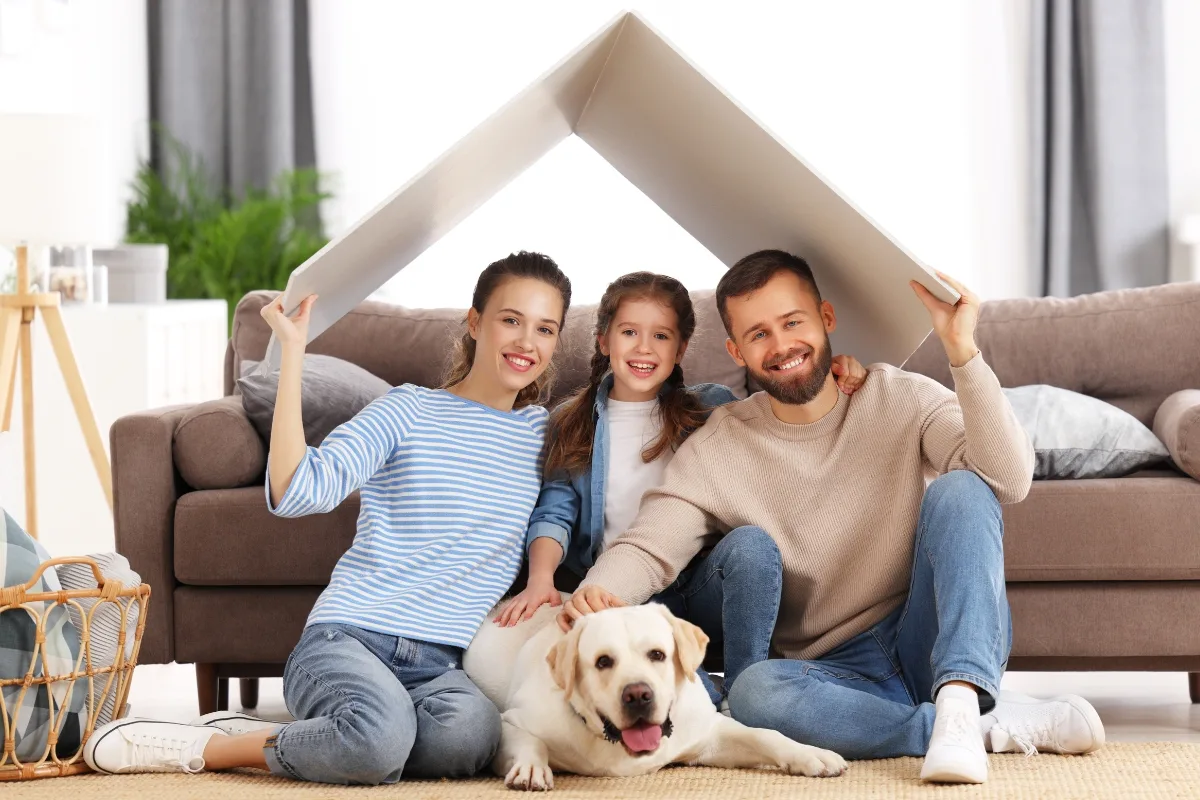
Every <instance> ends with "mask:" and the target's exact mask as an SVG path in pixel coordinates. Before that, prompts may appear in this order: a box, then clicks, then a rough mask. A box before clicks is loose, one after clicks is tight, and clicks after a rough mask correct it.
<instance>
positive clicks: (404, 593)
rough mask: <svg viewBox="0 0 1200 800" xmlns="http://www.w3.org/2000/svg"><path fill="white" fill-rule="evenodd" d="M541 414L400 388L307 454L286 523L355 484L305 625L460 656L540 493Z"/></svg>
mask: <svg viewBox="0 0 1200 800" xmlns="http://www.w3.org/2000/svg"><path fill="white" fill-rule="evenodd" d="M546 417H547V414H546V409H544V408H542V407H541V406H526V407H525V408H521V409H518V410H515V411H511V412H503V411H497V410H496V409H494V408H490V407H488V406H484V405H481V404H479V403H476V402H473V401H471V400H465V399H463V398H461V397H458V396H457V395H455V394H452V393H450V392H447V391H445V390H442V389H425V388H422V387H419V386H413V385H409V384H405V385H403V386H398V387H396V388H395V389H392V390H391V391H389V392H388V393H387V394H386V395H384V396H383V397H380V398H378V399H377V400H375V401H373V402H372V403H371V404H370V405H368V406H367V407H366V408H364V409H363V410H362V411H361V412H359V413H358V414H357V415H356V416H355V417H354V418H353V419H351V420H350V421H348V422H346V423H344V424H342V425H341V426H339V427H337V428H335V429H334V430H333V431H332V432H331V433H330V434H329V435H328V436H327V437H326V438H325V440H324V441H323V442H322V443H321V445H320V447H309V448H308V451H307V453H306V454H305V456H304V459H303V460H302V461H301V462H300V466H299V467H298V468H297V470H296V475H295V477H294V478H292V482H291V484H290V485H289V486H288V489H287V492H286V493H285V494H284V496H283V499H282V501H281V502H280V503H279V505H278V507H273V506H272V503H271V483H270V477H269V476H268V479H267V485H266V491H267V506H268V508H270V509H271V511H272V513H274V514H277V515H279V516H281V517H297V516H301V515H304V514H322V513H326V512H328V511H332V510H333V509H334V508H336V507H337V505H338V504H339V503H341V502H342V501H343V500H344V499H345V498H346V497H347V496H348V495H349V494H350V493H351V492H353V491H354V490H355V489H360V497H361V501H362V504H361V508H360V510H359V515H358V532H357V533H356V534H355V537H354V542H353V543H352V544H351V545H350V549H349V550H347V551H346V553H345V554H344V555H343V556H342V557H341V559H339V560H338V563H337V566H336V567H335V568H334V570H333V576H332V578H331V579H330V581H329V586H328V588H327V589H326V590H325V591H324V592H322V593H321V596H320V598H318V600H317V602H316V605H314V606H313V609H312V612H311V613H310V614H309V617H308V624H309V625H312V624H314V623H319V622H338V623H345V624H349V625H356V626H358V627H361V628H365V629H367V630H372V631H378V632H381V633H386V634H390V635H392V636H402V637H405V638H409V639H416V640H419V641H426V642H437V643H440V644H449V645H452V646H456V647H466V646H467V645H468V644H470V642H471V638H472V637H473V636H474V635H475V631H476V630H477V629H478V628H479V625H480V624H481V623H482V622H483V618H484V617H485V616H486V615H487V612H488V611H489V610H491V608H492V606H494V605H495V604H496V602H497V601H498V600H499V599H500V597H501V596H502V595H503V594H504V592H505V591H506V590H507V589H508V587H509V586H510V585H511V584H512V581H513V579H514V578H515V577H516V575H517V571H518V569H519V568H520V566H521V559H522V556H523V552H524V547H525V529H526V526H527V525H528V523H529V515H530V513H531V512H532V511H533V507H534V504H535V503H536V502H537V499H538V493H539V491H540V490H541V486H542V480H541V478H542V475H541V468H542V442H543V439H544V437H545V432H546Z"/></svg>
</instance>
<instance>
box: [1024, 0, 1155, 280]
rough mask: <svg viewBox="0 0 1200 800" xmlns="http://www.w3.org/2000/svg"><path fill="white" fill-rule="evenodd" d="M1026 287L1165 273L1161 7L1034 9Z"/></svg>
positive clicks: (1056, 5) (1111, 0)
mask: <svg viewBox="0 0 1200 800" xmlns="http://www.w3.org/2000/svg"><path fill="white" fill-rule="evenodd" d="M1032 3H1033V9H1032V10H1033V17H1032V24H1031V33H1032V37H1031V39H1032V42H1031V44H1032V47H1031V51H1032V63H1031V79H1032V82H1033V86H1032V100H1033V108H1032V110H1031V119H1032V123H1033V142H1032V160H1033V227H1032V230H1033V237H1032V238H1033V247H1034V252H1033V254H1032V255H1033V258H1032V261H1031V263H1032V265H1033V269H1034V270H1035V274H1034V275H1033V286H1034V288H1035V289H1038V288H1040V290H1041V294H1045V295H1058V296H1069V295H1076V294H1083V293H1087V292H1095V291H1101V290H1106V289H1119V288H1128V287H1134V286H1150V285H1154V284H1159V283H1164V282H1166V280H1167V276H1168V252H1169V228H1168V221H1169V211H1168V195H1167V145H1166V117H1167V112H1166V88H1165V81H1166V79H1165V71H1166V70H1165V61H1164V53H1163V36H1164V33H1163V13H1162V4H1161V2H1160V0H1032Z"/></svg>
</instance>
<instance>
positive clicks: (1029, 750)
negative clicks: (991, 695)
mask: <svg viewBox="0 0 1200 800" xmlns="http://www.w3.org/2000/svg"><path fill="white" fill-rule="evenodd" d="M993 720H994V724H992V725H991V727H990V728H989V729H988V736H987V738H988V739H989V743H990V744H991V750H992V752H993V753H1017V752H1022V753H1024V754H1025V755H1027V756H1032V755H1035V754H1036V753H1038V752H1039V751H1040V752H1044V753H1070V754H1074V755H1079V754H1083V753H1091V752H1092V751H1094V750H1099V749H1100V748H1101V747H1103V746H1104V725H1103V723H1101V722H1100V715H1099V714H1097V713H1096V709H1094V708H1092V704H1091V703H1089V702H1088V701H1087V700H1084V699H1083V698H1082V697H1079V696H1078V695H1073V694H1068V695H1063V696H1062V697H1053V698H1051V699H1049V700H1039V699H1037V698H1036V697H1030V696H1028V695H1023V694H1017V693H1015V692H1000V694H999V696H998V697H997V698H996V707H995V708H993V709H992V710H991V711H989V712H988V713H987V714H986V715H985V716H984V717H983V723H984V726H985V727H987V724H988V723H989V722H991V721H993Z"/></svg>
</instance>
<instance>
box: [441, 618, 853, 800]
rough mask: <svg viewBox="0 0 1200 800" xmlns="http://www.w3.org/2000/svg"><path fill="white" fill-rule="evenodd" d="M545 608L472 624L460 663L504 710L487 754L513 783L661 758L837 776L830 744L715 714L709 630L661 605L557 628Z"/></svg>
mask: <svg viewBox="0 0 1200 800" xmlns="http://www.w3.org/2000/svg"><path fill="white" fill-rule="evenodd" d="M558 610H559V609H557V608H553V607H551V606H548V605H546V606H542V607H541V608H540V609H538V611H537V613H535V614H534V616H533V618H532V619H530V620H528V621H526V622H522V623H521V624H519V625H517V626H515V627H512V628H501V627H499V626H497V625H494V624H493V623H492V619H493V617H494V616H495V613H496V612H495V611H493V612H492V613H491V614H489V615H488V618H487V621H486V622H484V624H483V625H482V626H481V627H480V629H479V632H478V633H476V634H475V638H474V640H473V641H472V642H471V645H470V647H469V648H467V652H466V655H465V657H464V659H463V668H464V669H465V670H466V672H467V675H468V676H469V677H470V678H471V680H473V681H474V682H475V683H476V684H477V685H478V686H479V687H480V688H481V689H482V690H483V692H484V694H486V695H487V696H488V698H490V699H491V700H492V702H494V703H495V704H496V707H497V708H499V709H500V711H501V713H502V715H503V717H502V718H503V729H502V733H501V739H500V750H499V752H498V754H497V756H496V759H495V761H494V762H493V764H492V768H493V770H495V772H496V774H498V775H503V776H504V782H505V784H506V785H507V786H508V787H509V788H510V789H527V790H547V789H551V788H553V786H554V777H553V772H552V771H553V770H557V771H559V772H573V773H576V774H579V775H594V776H617V777H620V776H628V775H644V774H646V773H649V772H654V771H655V770H657V769H659V768H661V767H664V766H666V765H668V764H703V765H706V766H714V767H759V766H769V767H777V768H779V769H782V770H784V771H786V772H788V773H790V774H792V775H808V776H813V777H816V776H831V775H840V774H841V773H842V772H843V771H844V770H845V769H846V762H845V761H844V760H842V758H841V756H839V755H837V754H836V753H831V752H829V751H828V750H820V749H817V748H815V747H809V746H808V745H803V744H798V743H796V742H794V741H792V740H791V739H788V738H787V737H786V736H784V735H783V734H780V733H777V732H775V731H768V730H762V729H759V728H748V727H746V726H745V725H742V724H741V723H740V722H735V721H734V720H732V719H730V718H729V717H726V716H724V715H723V714H721V713H719V712H718V711H717V710H716V708H714V707H713V703H712V700H710V699H709V697H708V693H707V692H706V691H705V690H704V686H703V684H701V683H700V681H699V679H698V678H697V677H696V670H697V668H698V667H699V666H700V663H701V661H702V660H703V658H704V648H705V646H706V645H707V644H708V637H707V636H706V635H705V634H704V632H703V631H701V630H700V629H699V628H698V627H696V626H695V625H693V624H691V623H690V622H685V621H683V620H681V619H678V618H677V617H675V616H674V615H673V614H671V612H670V611H668V610H667V609H666V608H665V607H663V606H661V605H657V604H652V605H645V606H633V607H629V608H613V609H608V610H606V611H601V612H598V613H596V614H591V615H588V616H586V617H584V618H582V619H580V620H578V621H576V623H575V625H574V627H573V628H572V629H571V632H570V633H567V634H564V633H563V632H562V631H561V630H560V629H559V627H558V624H557V623H556V622H555V616H556V615H557V613H558Z"/></svg>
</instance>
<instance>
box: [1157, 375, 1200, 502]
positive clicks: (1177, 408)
mask: <svg viewBox="0 0 1200 800" xmlns="http://www.w3.org/2000/svg"><path fill="white" fill-rule="evenodd" d="M1154 435H1155V436H1157V437H1158V438H1159V439H1161V440H1162V443H1163V444H1164V445H1166V446H1167V449H1168V450H1170V451H1171V458H1172V459H1173V460H1174V461H1175V464H1176V466H1178V467H1179V468H1180V469H1181V470H1183V471H1184V472H1186V473H1187V474H1188V475H1191V476H1192V477H1193V478H1195V479H1196V480H1200V389H1184V390H1183V391H1180V392H1175V394H1173V395H1171V396H1170V397H1168V398H1167V399H1166V400H1164V401H1163V404H1162V405H1161V406H1159V409H1158V411H1157V412H1156V413H1155V415H1154Z"/></svg>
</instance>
